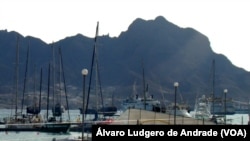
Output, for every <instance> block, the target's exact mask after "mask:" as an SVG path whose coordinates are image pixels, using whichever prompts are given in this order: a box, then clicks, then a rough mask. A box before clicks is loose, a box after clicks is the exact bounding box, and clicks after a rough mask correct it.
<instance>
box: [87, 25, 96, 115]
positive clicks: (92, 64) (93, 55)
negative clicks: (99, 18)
mask: <svg viewBox="0 0 250 141" xmlns="http://www.w3.org/2000/svg"><path fill="white" fill-rule="evenodd" d="M98 30H99V22H97V26H96V34H95V39H94V41H95V42H94V49H93V54H92V63H91V69H90V77H89V87H88V95H87V103H86V108H85V109H86V110H85V112H86V111H87V109H88V105H89V95H90V87H91V80H92V72H93V66H94V58H95V52H96V42H97V36H98ZM83 112H84V111H83Z"/></svg>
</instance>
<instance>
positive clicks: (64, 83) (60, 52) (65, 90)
mask: <svg viewBox="0 0 250 141" xmlns="http://www.w3.org/2000/svg"><path fill="white" fill-rule="evenodd" d="M59 54H60V56H61V62H62V65H61V67H62V75H63V85H64V92H65V95H66V104H67V109H68V110H67V111H68V118H69V121H70V114H69V103H68V94H67V89H66V86H67V85H66V82H65V75H64V69H63V58H62V51H61V48H60V47H59Z"/></svg>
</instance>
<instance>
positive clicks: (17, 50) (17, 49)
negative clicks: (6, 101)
mask: <svg viewBox="0 0 250 141" xmlns="http://www.w3.org/2000/svg"><path fill="white" fill-rule="evenodd" d="M18 72H19V36H18V37H17V46H16V98H15V119H17V99H18V77H19V76H18Z"/></svg>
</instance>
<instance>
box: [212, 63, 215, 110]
mask: <svg viewBox="0 0 250 141" xmlns="http://www.w3.org/2000/svg"><path fill="white" fill-rule="evenodd" d="M212 65H213V66H212V68H213V70H212V71H213V74H212V75H213V76H212V77H213V80H212V81H213V84H212V106H213V111H212V112H213V114H214V100H215V97H214V96H215V94H214V87H215V60H214V59H213V64H212Z"/></svg>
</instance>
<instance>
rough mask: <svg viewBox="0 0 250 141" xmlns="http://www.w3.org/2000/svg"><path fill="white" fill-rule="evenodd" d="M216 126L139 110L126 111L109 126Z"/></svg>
mask: <svg viewBox="0 0 250 141" xmlns="http://www.w3.org/2000/svg"><path fill="white" fill-rule="evenodd" d="M174 123H175V124H176V125H216V123H214V122H213V121H209V120H202V119H194V118H189V117H182V116H174V115H170V114H166V113H161V112H154V111H147V110H141V109H127V110H126V111H125V112H123V113H121V115H120V116H119V117H117V118H116V119H114V120H113V121H112V123H110V124H111V125H154V124H156V125H157V124H158V125H174Z"/></svg>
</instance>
